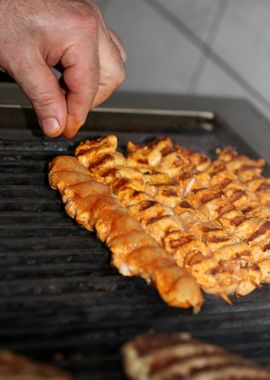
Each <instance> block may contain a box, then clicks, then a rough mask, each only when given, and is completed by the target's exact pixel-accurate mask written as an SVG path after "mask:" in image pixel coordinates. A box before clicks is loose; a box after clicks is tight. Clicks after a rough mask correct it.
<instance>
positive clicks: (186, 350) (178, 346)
mask: <svg viewBox="0 0 270 380" xmlns="http://www.w3.org/2000/svg"><path fill="white" fill-rule="evenodd" d="M122 352H123V357H124V367H125V370H126V373H127V375H128V376H129V378H130V379H132V380H186V379H188V380H259V379H261V380H267V379H270V372H268V371H266V370H264V369H262V368H259V367H258V366H256V365H255V364H254V363H252V362H251V361H249V360H246V359H243V358H241V357H240V356H237V355H234V354H232V353H229V352H228V351H225V350H224V349H223V348H221V347H218V346H214V345H211V344H208V343H204V342H202V341H199V340H197V339H193V338H192V337H191V336H190V335H189V334H187V333H170V334H169V333H167V334H164V333H163V334H157V333H154V332H149V333H145V334H142V335H139V336H137V337H136V338H135V339H134V340H133V341H131V342H129V343H127V344H126V345H125V346H124V347H123V349H122Z"/></svg>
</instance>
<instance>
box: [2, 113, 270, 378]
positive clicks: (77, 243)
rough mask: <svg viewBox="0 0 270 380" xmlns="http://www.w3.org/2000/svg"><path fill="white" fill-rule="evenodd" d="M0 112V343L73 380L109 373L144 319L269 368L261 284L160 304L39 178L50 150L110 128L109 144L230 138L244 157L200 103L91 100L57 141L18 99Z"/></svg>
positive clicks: (118, 369)
mask: <svg viewBox="0 0 270 380" xmlns="http://www.w3.org/2000/svg"><path fill="white" fill-rule="evenodd" d="M0 121H1V126H2V128H1V139H0V193H1V198H0V224H1V228H0V237H1V245H0V263H1V266H0V273H1V275H0V346H1V347H3V348H7V349H10V350H12V351H15V352H20V353H23V354H26V355H28V356H30V357H32V358H35V359H38V360H41V361H43V362H47V363H49V364H53V365H57V366H60V367H62V368H65V369H67V370H69V371H71V373H72V374H73V376H74V378H75V379H76V380H77V379H78V380H79V379H80V380H84V379H93V380H98V379H99V380H100V379H108V380H113V379H118V380H120V379H125V376H124V374H123V372H122V366H121V358H120V351H119V350H120V347H121V345H122V344H123V343H125V342H126V341H127V340H129V339H131V338H133V337H134V336H135V335H136V334H138V333H141V332H143V331H145V330H148V329H155V330H157V331H181V330H182V331H189V332H191V333H192V335H193V336H195V337H198V338H202V339H204V340H206V341H209V342H212V343H215V344H221V345H223V346H225V347H226V348H228V349H231V350H232V351H234V352H237V353H240V354H242V355H245V356H246V357H250V358H253V359H254V360H256V361H257V362H258V363H260V364H262V365H264V366H266V367H267V366H268V368H270V319H269V317H268V312H269V310H270V287H269V286H264V287H263V288H262V289H259V290H257V291H255V292H253V293H252V294H250V295H248V296H246V297H244V298H242V299H240V300H234V306H233V307H232V306H229V305H227V304H225V303H224V302H223V301H221V300H220V299H217V298H215V297H210V296H207V297H206V298H207V300H206V303H205V305H204V307H203V310H202V311H201V313H200V314H199V315H196V316H194V315H192V312H191V311H190V310H188V311H187V310H179V309H173V308H169V307H168V306H166V305H165V304H164V303H163V302H162V301H161V300H160V298H159V297H158V295H157V293H156V291H155V290H154V289H153V288H151V287H149V286H147V285H146V284H145V283H144V282H143V281H142V280H140V279H138V278H125V277H123V276H121V275H119V274H118V273H117V271H116V270H114V269H113V268H112V267H111V266H110V253H109V251H108V250H107V248H106V247H105V246H104V245H103V244H101V243H100V242H99V241H98V240H97V239H96V237H95V235H94V234H91V233H89V232H87V231H86V230H84V229H82V228H81V227H80V226H79V225H77V224H76V223H75V222H73V221H72V220H71V219H70V218H69V217H68V216H67V215H66V214H65V212H64V208H63V205H62V203H61V201H60V197H59V194H57V192H55V191H52V190H51V189H50V188H49V185H48V180H47V171H48V162H49V161H50V160H51V159H52V158H53V157H54V156H56V155H63V154H73V152H74V147H75V146H76V145H77V144H78V142H79V141H80V140H83V139H85V138H91V137H97V136H100V135H104V134H108V133H112V132H113V133H116V134H117V136H118V138H119V141H120V147H123V146H124V145H125V144H126V143H127V141H128V139H132V140H133V141H135V142H137V143H138V142H142V141H146V140H148V139H153V138H155V137H157V136H163V135H164V134H169V135H170V136H171V137H172V138H173V140H174V141H175V142H179V143H181V144H183V145H186V146H188V147H191V148H194V149H198V150H200V151H205V152H207V153H209V154H212V152H213V150H214V148H215V147H217V146H223V145H227V144H231V143H232V142H233V144H234V145H236V146H237V147H238V149H239V150H240V151H241V152H242V153H247V154H249V155H251V156H256V154H255V153H254V152H253V151H252V149H251V148H250V147H249V146H247V145H246V144H245V142H244V141H243V140H241V139H240V138H239V137H238V135H236V134H235V133H234V131H233V129H231V128H230V126H228V125H225V123H224V122H222V121H220V120H219V119H218V117H217V116H215V115H214V114H212V113H209V112H190V113H189V112H169V111H168V112H157V111H156V112H154V111H151V110H150V111H140V110H137V111H136V112H135V111H127V110H126V111H123V110H122V111H121V110H110V111H109V110H101V111H100V112H95V113H92V116H90V117H89V119H88V121H87V126H86V127H85V128H84V130H83V132H80V133H79V134H78V136H77V137H76V139H75V140H73V141H67V140H65V139H63V138H60V139H58V140H51V139H48V138H45V137H43V136H41V135H40V134H39V129H38V127H36V122H35V119H34V115H33V112H32V111H31V110H30V109H27V108H25V109H17V108H14V109H13V108H10V107H2V109H1V110H0ZM26 124H27V125H28V126H30V128H31V130H30V129H29V128H25V126H26ZM7 126H9V127H10V128H6V127H7ZM267 173H268V174H269V169H268V168H267Z"/></svg>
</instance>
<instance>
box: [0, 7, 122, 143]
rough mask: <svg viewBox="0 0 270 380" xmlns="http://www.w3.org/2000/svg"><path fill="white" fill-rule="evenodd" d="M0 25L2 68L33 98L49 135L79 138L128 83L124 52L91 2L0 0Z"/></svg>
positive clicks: (0, 64)
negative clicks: (91, 116) (91, 117)
mask: <svg viewBox="0 0 270 380" xmlns="http://www.w3.org/2000/svg"><path fill="white" fill-rule="evenodd" d="M0 25H1V35H0V69H1V70H3V71H6V72H8V73H9V74H10V75H11V76H12V77H13V78H14V79H15V81H16V82H17V83H18V84H19V86H20V87H21V88H22V90H23V91H24V92H25V94H26V95H27V97H28V98H29V99H30V101H31V103H32V105H33V107H34V109H35V111H36V114H37V116H38V120H39V123H40V126H41V128H42V130H43V132H44V133H45V134H46V135H47V136H50V137H57V136H60V135H61V134H63V135H64V136H65V137H67V138H72V137H73V136H75V134H76V133H77V131H78V130H79V128H80V127H81V126H82V125H83V123H84V122H85V119H86V117H87V114H88V112H89V110H91V109H92V108H94V107H96V106H97V105H99V104H100V103H102V102H103V101H104V100H106V99H107V98H108V97H109V96H110V95H111V94H112V92H113V91H114V90H115V89H116V88H117V87H118V86H119V85H120V84H121V83H122V82H123V81H124V78H125V70H124V62H125V60H126V53H125V50H124V48H123V46H122V44H121V42H120V41H119V39H118V37H117V36H116V35H115V34H114V33H113V32H112V31H110V30H109V29H108V27H107V26H106V24H105V22H104V19H103V17H102V15H101V12H100V10H99V8H98V7H97V6H96V4H95V3H94V2H92V1H91V0H85V1H83V0H81V1H80V0H38V1H37V0H0ZM55 66H57V67H58V68H59V67H60V68H61V71H62V77H61V80H60V81H58V79H57V78H56V76H55V74H54V73H53V72H52V70H51V68H52V67H55ZM60 83H61V85H60Z"/></svg>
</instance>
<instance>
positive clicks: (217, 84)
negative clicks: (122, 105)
mask: <svg viewBox="0 0 270 380" xmlns="http://www.w3.org/2000/svg"><path fill="white" fill-rule="evenodd" d="M97 1H98V3H99V4H100V5H101V8H102V9H103V11H104V14H105V18H106V20H107V23H108V24H109V25H110V26H111V28H112V29H113V30H115V31H116V32H117V33H118V34H119V36H120V37H121V39H122V40H123V42H124V44H125V46H126V50H127V53H128V61H127V79H126V82H125V84H124V86H123V89H126V90H130V91H142V92H144V91H145V92H149V91H151V92H162V93H179V94H185V93H191V94H193V93H197V94H205V95H217V96H241V97H246V98H248V99H249V100H250V101H251V102H252V103H253V104H255V105H256V106H257V107H258V108H259V109H260V110H261V111H262V112H263V113H264V114H265V115H266V116H267V117H268V118H269V119H270V75H269V71H270V70H269V68H270V26H269V25H270V0H256V1H255V0H97ZM160 6H161V7H163V9H165V12H163V11H162V10H161V9H160ZM168 15H169V16H168ZM183 27H184V29H185V27H186V28H188V29H189V30H190V32H191V34H192V33H193V36H195V41H194V38H189V35H188V32H187V30H186V29H185V30H183ZM203 43H205V44H206V45H208V46H209V47H210V49H212V51H213V54H211V50H210V51H209V50H207V49H205V48H204V46H203ZM216 57H217V58H218V59H215V58H216ZM223 63H225V66H224V64H223Z"/></svg>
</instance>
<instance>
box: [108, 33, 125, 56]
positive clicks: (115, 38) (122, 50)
mask: <svg viewBox="0 0 270 380" xmlns="http://www.w3.org/2000/svg"><path fill="white" fill-rule="evenodd" d="M109 32H110V36H111V39H112V40H113V42H114V43H115V45H116V46H117V48H118V49H119V53H120V55H121V58H122V61H123V62H124V63H125V62H126V60H127V53H126V50H125V48H124V46H123V44H122V42H121V40H120V38H119V37H118V36H117V34H116V33H114V32H113V31H112V30H109Z"/></svg>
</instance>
